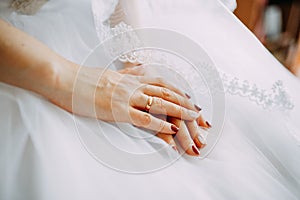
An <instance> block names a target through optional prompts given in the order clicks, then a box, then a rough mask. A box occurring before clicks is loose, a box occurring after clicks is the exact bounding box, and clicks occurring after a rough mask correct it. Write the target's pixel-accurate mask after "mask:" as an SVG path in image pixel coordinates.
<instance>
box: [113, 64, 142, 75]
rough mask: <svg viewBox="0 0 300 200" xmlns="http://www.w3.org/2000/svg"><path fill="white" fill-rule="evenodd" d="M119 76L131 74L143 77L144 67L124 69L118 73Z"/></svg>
mask: <svg viewBox="0 0 300 200" xmlns="http://www.w3.org/2000/svg"><path fill="white" fill-rule="evenodd" d="M118 72H119V73H121V74H131V75H135V76H144V75H145V67H144V66H142V65H141V66H135V67H131V68H125V69H122V70H119V71H118Z"/></svg>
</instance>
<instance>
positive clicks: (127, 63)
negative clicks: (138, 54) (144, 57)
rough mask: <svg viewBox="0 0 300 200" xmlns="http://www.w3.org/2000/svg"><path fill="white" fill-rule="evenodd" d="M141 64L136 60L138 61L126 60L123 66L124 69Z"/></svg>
mask: <svg viewBox="0 0 300 200" xmlns="http://www.w3.org/2000/svg"><path fill="white" fill-rule="evenodd" d="M140 65H142V64H141V63H138V62H136V63H132V62H125V63H123V67H124V69H126V68H127V69H129V68H133V67H135V66H140Z"/></svg>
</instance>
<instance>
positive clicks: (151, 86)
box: [0, 20, 199, 134]
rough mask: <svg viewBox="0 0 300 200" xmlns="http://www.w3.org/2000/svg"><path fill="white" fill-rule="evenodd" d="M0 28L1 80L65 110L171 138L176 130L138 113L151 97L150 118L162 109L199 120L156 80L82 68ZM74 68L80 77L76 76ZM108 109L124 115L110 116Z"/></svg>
mask: <svg viewBox="0 0 300 200" xmlns="http://www.w3.org/2000/svg"><path fill="white" fill-rule="evenodd" d="M0 29H1V32H0V58H1V59H0V81H2V82H5V83H8V84H11V85H15V86H17V87H21V88H24V89H27V90H31V91H33V92H36V93H38V94H41V95H43V96H44V97H46V98H47V99H49V100H50V101H52V102H53V103H54V104H56V105H58V106H60V107H62V108H63V109H65V110H68V111H70V112H73V113H75V114H79V115H83V116H87V117H96V118H98V119H101V120H104V121H118V122H128V123H132V124H134V125H136V126H141V127H144V128H148V129H151V130H156V131H162V132H164V133H168V134H174V133H175V132H177V131H178V127H176V126H175V125H174V124H171V123H169V122H165V121H162V120H160V119H158V118H156V117H154V116H153V115H151V114H149V113H145V112H143V110H144V109H145V106H146V105H147V99H148V98H149V96H151V95H153V94H155V96H156V97H155V98H154V99H155V101H154V102H153V105H152V108H153V110H154V112H155V114H163V113H161V112H162V111H163V112H164V113H165V112H166V113H167V115H170V116H173V117H178V118H183V119H185V120H194V119H196V118H197V117H198V116H199V114H198V113H197V112H195V111H194V105H193V104H192V103H191V102H189V101H188V100H187V99H185V98H184V97H182V96H180V95H182V93H181V94H180V93H178V90H177V89H176V88H174V87H173V86H171V85H169V84H166V83H165V82H164V81H163V80H162V79H161V78H157V79H156V78H152V79H151V78H150V79H149V78H147V77H141V76H139V77H138V76H131V75H122V74H120V73H118V72H114V71H111V70H105V71H103V70H104V69H101V68H97V69H95V68H89V67H85V68H82V69H81V68H80V67H79V66H78V65H77V64H75V63H72V62H70V61H68V60H66V59H64V58H63V57H61V56H59V55H57V54H56V53H55V52H53V51H52V50H51V49H49V48H48V47H47V46H46V45H44V44H42V43H41V42H39V41H37V40H36V39H34V38H33V37H31V36H29V35H27V34H26V33H23V32H22V31H20V30H18V29H16V28H14V27H12V26H11V25H9V24H8V23H6V22H4V21H2V20H0ZM79 69H80V70H81V71H80V72H83V73H78V72H79ZM103 72H104V73H103ZM100 75H101V79H100V80H99V77H100ZM75 78H76V85H77V86H78V87H79V89H78V91H77V94H76V97H77V98H78V99H79V100H80V101H79V102H80V105H76V106H77V107H76V110H74V109H73V108H74V107H73V106H72V97H73V87H74V83H75ZM112 92H114V93H112ZM166 92H168V94H169V95H167V96H166V95H165V93H166ZM120 100H122V101H120ZM178 100H180V101H178ZM180 102H184V103H183V104H182V103H180ZM112 105H113V106H112ZM89 108H90V109H89ZM94 108H95V109H94ZM113 109H117V111H118V112H121V113H123V114H122V115H117V116H115V115H113Z"/></svg>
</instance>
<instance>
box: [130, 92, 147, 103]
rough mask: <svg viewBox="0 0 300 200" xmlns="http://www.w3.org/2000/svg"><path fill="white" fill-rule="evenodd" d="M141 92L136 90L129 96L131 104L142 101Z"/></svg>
mask: <svg viewBox="0 0 300 200" xmlns="http://www.w3.org/2000/svg"><path fill="white" fill-rule="evenodd" d="M143 100H144V98H143V94H142V93H140V92H137V93H135V94H133V95H132V96H131V104H132V105H138V104H139V102H143Z"/></svg>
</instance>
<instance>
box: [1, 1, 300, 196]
mask: <svg viewBox="0 0 300 200" xmlns="http://www.w3.org/2000/svg"><path fill="white" fill-rule="evenodd" d="M143 3H144V4H143ZM168 3H169V4H170V5H172V10H163V8H164V6H166V4H168ZM190 4H191V7H190V9H188V8H186V7H184V9H181V8H182V7H181V6H180V2H179V1H172V2H171V1H170V2H169V1H166V3H165V4H163V5H159V3H157V4H155V5H152V4H150V3H149V4H148V3H147V2H146V3H145V2H144V1H140V3H139V4H138V5H139V6H149V7H148V9H149V10H151V12H150V13H148V14H147V17H146V16H141V21H140V22H141V24H145V26H157V27H163V28H169V29H173V30H176V31H180V32H182V33H184V34H186V35H188V36H189V37H191V38H192V39H193V40H195V41H196V42H197V43H199V44H200V45H201V46H202V47H203V48H204V49H205V51H206V52H207V53H208V55H209V56H210V57H211V58H212V59H213V60H214V62H215V64H216V65H217V66H218V68H219V69H221V70H222V71H223V72H225V73H229V74H231V75H233V76H236V77H238V78H239V79H242V80H249V81H250V82H253V83H256V84H257V85H258V86H259V87H262V88H267V89H268V88H270V87H271V86H272V84H273V83H274V82H276V81H277V80H278V79H279V80H282V82H283V84H284V86H285V88H286V90H287V91H288V93H289V95H290V97H291V99H292V101H293V104H294V107H293V109H292V110H290V111H289V112H283V111H282V110H279V109H265V108H264V107H262V106H260V105H258V104H257V102H256V101H253V99H252V100H251V98H250V97H251V96H250V97H249V98H248V97H247V98H246V97H242V96H240V95H233V94H230V93H228V94H226V118H225V122H224V127H223V132H222V135H221V138H220V140H219V142H218V143H217V145H216V146H215V148H214V149H213V151H212V152H211V153H210V154H209V155H208V156H207V157H206V158H204V159H199V158H196V157H195V158H194V157H189V156H186V155H183V156H178V154H176V153H175V152H174V151H173V149H172V148H170V147H168V146H167V145H166V144H165V143H164V142H162V141H161V140H159V139H158V138H156V137H151V139H149V140H141V139H135V138H134V137H132V135H130V134H124V130H125V131H126V132H129V133H131V134H134V135H147V133H146V132H145V131H143V130H139V129H137V128H135V127H133V126H131V125H128V124H121V125H120V126H116V124H113V123H106V122H102V121H97V120H93V119H87V118H83V117H78V116H73V115H72V114H70V113H68V112H66V111H64V110H62V109H60V108H59V107H57V106H55V105H53V104H51V103H50V102H48V101H47V100H46V99H44V98H43V97H40V96H38V95H36V94H34V93H31V92H29V91H26V90H23V89H20V88H16V87H13V86H9V85H6V84H4V83H1V84H0V102H1V104H0V118H1V120H0V127H1V134H0V155H1V156H0V185H1V187H0V197H1V199H121V198H122V199H138V198H139V199H272V200H273V199H299V198H300V194H299V188H300V187H299V186H300V170H299V169H298V168H299V167H298V166H299V164H300V161H299V157H300V146H299V140H298V138H299V130H300V128H299V124H298V123H297V119H299V118H300V110H299V102H300V95H299V91H300V84H299V81H298V80H297V79H296V78H294V77H293V76H292V75H291V74H289V72H287V71H286V70H285V69H284V68H283V67H282V66H281V65H280V64H279V63H278V62H277V61H276V60H275V59H274V58H273V57H272V56H271V55H270V54H269V53H268V52H267V51H266V50H265V49H264V48H263V47H262V45H260V44H259V42H258V41H257V40H256V39H255V38H254V36H252V35H251V33H250V32H249V31H248V30H246V29H245V28H244V27H243V26H242V25H241V24H240V23H239V22H238V21H237V20H236V19H235V18H234V16H233V15H232V14H231V13H230V12H229V11H228V10H227V9H226V8H225V7H224V6H222V5H221V4H220V3H219V2H218V1H210V2H207V1H204V0H203V1H191V2H187V3H186V4H185V6H187V7H188V6H189V5H190ZM68 6H70V7H68ZM195 6H196V7H197V6H198V7H197V9H196V10H195V9H194V8H195ZM57 10H59V11H61V12H60V13H57ZM174 10H175V11H174ZM174 13H176V14H174ZM137 14H140V15H142V12H141V13H137ZM147 18H149V19H147ZM6 19H7V20H8V21H10V22H11V23H12V24H14V25H15V26H17V27H18V28H20V29H22V30H24V31H26V32H28V33H29V34H31V35H33V36H35V37H37V38H38V39H39V40H41V41H42V42H44V43H45V44H47V45H48V46H49V47H50V48H52V49H53V50H54V51H56V52H57V53H59V54H61V55H62V56H64V57H66V58H67V59H70V60H72V61H74V62H78V63H80V62H82V60H83V59H84V56H85V55H87V54H88V53H89V52H90V50H91V49H93V48H94V47H95V45H96V44H97V43H98V42H99V39H98V37H97V33H96V29H95V26H94V22H93V14H92V10H91V4H90V2H88V1H83V0H82V1H76V3H74V2H73V1H70V2H68V1H67V0H65V1H55V0H53V1H49V2H48V3H47V4H46V5H45V6H44V7H43V8H42V10H41V11H40V12H39V13H37V14H36V15H34V16H22V15H17V14H10V15H6ZM150 19H151V20H150ZM170 19H172V20H170ZM195 19H197V23H195ZM184 70H185V69H182V73H185V72H184ZM187 73H188V72H187ZM195 95H197V94H195ZM198 95H200V94H198ZM99 127H100V128H99ZM120 127H121V129H120ZM86 141H90V142H91V143H89V145H86ZM103 141H109V142H112V141H113V142H112V143H113V144H114V145H115V146H116V147H117V148H119V149H125V150H126V151H127V152H133V153H134V154H136V155H139V152H142V154H141V155H140V156H137V157H126V156H123V155H122V154H120V155H118V154H116V153H115V152H117V151H111V149H106V148H105V144H104V142H103ZM162 148H164V149H165V151H163V153H161V154H156V156H155V157H151V156H147V155H148V154H149V153H151V152H157V151H158V150H159V149H162ZM105 161H107V162H105ZM157 162H160V163H162V164H161V165H159V166H158V167H157V166H156V168H155V169H156V170H153V171H151V170H144V171H140V172H141V173H132V172H134V171H138V170H139V169H149V168H147V167H148V166H149V165H151V164H153V163H157ZM120 169H125V170H120ZM126 169H130V170H126ZM138 172H139V171H138Z"/></svg>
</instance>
